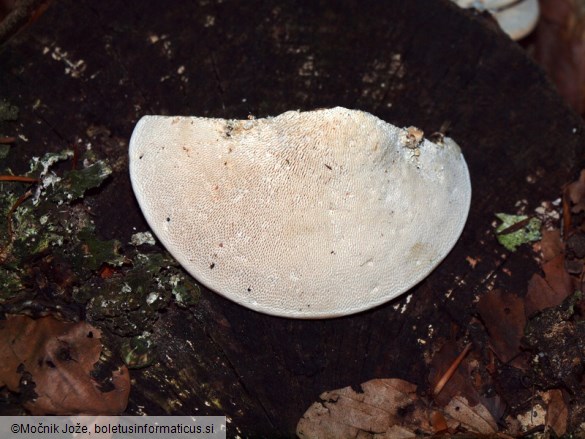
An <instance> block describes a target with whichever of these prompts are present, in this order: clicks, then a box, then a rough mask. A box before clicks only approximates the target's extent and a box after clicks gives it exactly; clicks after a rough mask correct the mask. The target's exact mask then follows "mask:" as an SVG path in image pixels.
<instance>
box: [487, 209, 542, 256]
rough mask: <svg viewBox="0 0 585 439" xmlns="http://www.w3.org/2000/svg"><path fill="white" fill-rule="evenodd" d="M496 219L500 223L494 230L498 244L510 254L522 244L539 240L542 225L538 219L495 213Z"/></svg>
mask: <svg viewBox="0 0 585 439" xmlns="http://www.w3.org/2000/svg"><path fill="white" fill-rule="evenodd" d="M496 217H497V218H498V219H499V220H501V221H502V224H500V225H499V226H498V227H497V228H496V237H497V239H498V242H499V243H500V244H502V245H503V246H504V247H506V249H508V250H510V251H512V252H514V251H516V249H517V248H518V246H520V245H522V244H527V243H529V242H534V241H538V240H540V239H541V235H540V227H541V225H542V223H541V221H540V220H539V219H538V218H529V217H528V216H526V215H509V214H506V213H496Z"/></svg>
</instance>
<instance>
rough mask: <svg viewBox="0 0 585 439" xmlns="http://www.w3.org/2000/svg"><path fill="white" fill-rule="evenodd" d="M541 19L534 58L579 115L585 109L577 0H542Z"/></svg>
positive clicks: (583, 56)
mask: <svg viewBox="0 0 585 439" xmlns="http://www.w3.org/2000/svg"><path fill="white" fill-rule="evenodd" d="M540 7H541V19H540V21H539V23H538V26H537V28H536V30H535V32H534V41H535V47H534V49H535V50H534V58H535V60H536V61H537V62H538V63H539V64H540V65H542V67H543V68H544V69H545V71H546V72H547V73H548V75H549V76H550V77H551V79H552V80H553V81H554V83H555V84H556V86H557V89H558V91H559V93H560V94H561V95H562V96H563V97H564V98H565V100H566V101H567V103H568V104H569V105H570V106H571V107H573V108H574V109H575V110H576V111H577V112H578V113H579V114H583V113H584V111H585V90H584V88H583V84H584V83H585V41H584V40H583V38H582V35H583V27H584V23H583V17H581V16H580V14H579V12H578V7H577V5H576V3H575V1H574V0H540Z"/></svg>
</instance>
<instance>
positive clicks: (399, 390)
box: [297, 379, 432, 438]
mask: <svg viewBox="0 0 585 439" xmlns="http://www.w3.org/2000/svg"><path fill="white" fill-rule="evenodd" d="M361 387H362V390H363V392H356V391H355V390H353V389H352V388H351V387H345V388H343V389H338V390H333V391H330V392H324V393H322V394H321V395H320V397H319V398H320V399H321V401H320V402H316V403H314V404H313V405H312V406H311V407H309V409H308V410H307V411H306V412H305V414H304V415H303V417H302V418H301V420H300V421H299V423H298V424H297V435H298V436H299V437H300V438H355V437H360V436H358V435H359V434H360V432H368V433H370V434H373V433H374V434H377V435H381V436H376V437H381V438H382V437H413V435H414V432H415V431H416V430H421V431H424V432H427V433H431V432H432V427H431V425H430V423H429V419H430V417H429V415H430V413H429V412H428V410H427V409H426V407H425V405H424V404H423V403H422V402H421V401H420V400H419V399H418V397H417V395H416V386H415V385H414V384H411V383H408V382H406V381H403V380H400V379H375V380H371V381H367V382H365V383H363V384H362V386H361ZM409 434H410V435H409ZM389 435H390V436H389Z"/></svg>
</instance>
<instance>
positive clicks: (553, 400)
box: [542, 389, 569, 436]
mask: <svg viewBox="0 0 585 439" xmlns="http://www.w3.org/2000/svg"><path fill="white" fill-rule="evenodd" d="M542 399H543V400H544V402H546V404H547V406H546V417H545V423H546V425H547V426H550V427H551V428H552V429H553V430H554V431H555V433H556V434H557V436H562V435H564V434H565V433H566V432H567V421H568V419H569V408H568V407H567V404H566V402H565V400H564V398H563V392H562V391H561V390H559V389H552V390H549V391H547V392H544V394H543V395H542Z"/></svg>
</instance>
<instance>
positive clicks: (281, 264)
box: [129, 107, 471, 318]
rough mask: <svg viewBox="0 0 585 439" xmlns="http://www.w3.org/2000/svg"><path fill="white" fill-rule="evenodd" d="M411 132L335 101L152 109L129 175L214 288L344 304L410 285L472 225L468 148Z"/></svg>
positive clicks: (319, 307) (280, 305)
mask: <svg viewBox="0 0 585 439" xmlns="http://www.w3.org/2000/svg"><path fill="white" fill-rule="evenodd" d="M418 132H419V133H420V134H421V135H422V132H420V130H418ZM413 133H414V134H413ZM416 133H417V130H416V129H414V128H412V127H411V128H409V129H401V128H397V127H395V126H393V125H390V124H388V123H386V122H384V121H382V120H380V119H378V118H376V117H375V116H373V115H371V114H369V113H365V112H362V111H356V110H348V109H345V108H340V107H337V108H333V109H329V110H317V111H308V112H298V111H289V112H286V113H284V114H281V115H280V116H277V117H274V118H266V119H256V120H224V119H208V118H200V117H166V116H144V117H143V118H142V119H141V120H140V121H139V122H138V124H137V125H136V128H135V129H134V133H133V134H132V138H131V140H130V151H129V154H130V178H131V181H132V186H133V189H134V192H135V194H136V197H137V199H138V203H139V204H140V207H141V209H142V211H143V213H144V216H145V217H146V220H147V221H148V223H149V225H150V227H151V228H152V230H153V231H154V232H155V233H156V235H157V236H158V238H159V239H160V241H161V242H162V243H163V244H164V245H165V247H166V248H167V249H168V251H169V252H170V253H171V254H172V255H173V256H174V257H175V258H176V259H177V260H178V261H179V263H180V264H181V265H182V266H183V267H184V268H185V269H186V270H187V271H188V272H189V273H190V274H191V275H193V276H194V277H195V278H196V279H198V280H199V281H200V282H201V283H203V284H205V285H206V286H207V287H209V288H210V289H212V290H214V291H216V292H218V293H220V294H222V295H223V296H225V297H227V298H229V299H231V300H234V301H235V302H237V303H239V304H241V305H244V306H246V307H248V308H251V309H254V310H257V311H260V312H263V313H267V314H272V315H278V316H285V317H295V318H324V317H335V316H342V315H347V314H352V313H355V312H358V311H362V310H366V309H369V308H372V307H374V306H376V305H379V304H381V303H384V302H386V301H388V300H390V299H392V298H394V297H396V296H398V295H399V294H402V293H404V292H405V291H407V290H409V289H410V288H411V287H413V286H414V285H416V284H417V283H418V282H420V281H421V280H422V279H423V278H424V277H426V276H427V275H428V274H429V273H430V272H431V271H432V270H433V269H434V268H435V267H436V266H437V265H438V264H439V263H440V262H441V261H442V260H443V258H445V256H446V255H447V254H448V253H449V251H450V250H451V248H452V247H453V245H454V244H455V242H456V241H457V239H458V237H459V235H460V234H461V232H462V230H463V226H464V224H465V221H466V219H467V213H468V211H469V204H470V199H471V184H470V181H469V173H468V170H467V165H466V163H465V160H464V158H463V155H462V154H461V151H460V149H459V147H458V146H457V144H456V143H455V142H454V141H453V140H451V139H449V138H445V139H444V141H443V142H441V143H440V144H434V143H432V142H430V141H428V140H424V139H422V138H421V137H422V136H417V135H416Z"/></svg>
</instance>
